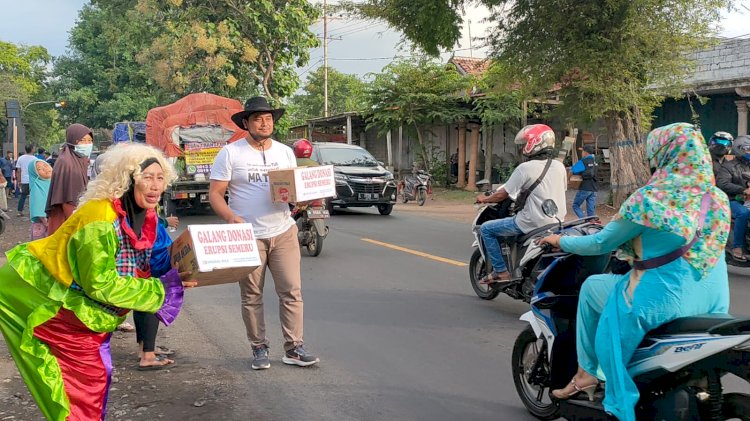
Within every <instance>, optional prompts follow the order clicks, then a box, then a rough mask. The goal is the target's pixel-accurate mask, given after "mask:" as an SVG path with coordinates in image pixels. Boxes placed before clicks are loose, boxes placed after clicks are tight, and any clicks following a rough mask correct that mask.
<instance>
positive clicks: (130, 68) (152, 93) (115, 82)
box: [52, 0, 176, 127]
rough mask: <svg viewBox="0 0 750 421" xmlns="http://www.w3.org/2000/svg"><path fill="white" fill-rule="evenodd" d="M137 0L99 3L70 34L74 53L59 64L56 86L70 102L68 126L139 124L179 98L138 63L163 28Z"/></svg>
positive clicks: (70, 49) (81, 16) (85, 11)
mask: <svg viewBox="0 0 750 421" xmlns="http://www.w3.org/2000/svg"><path fill="white" fill-rule="evenodd" d="M135 5H136V0H118V1H113V0H108V1H104V0H98V1H97V0H95V1H92V3H91V4H90V5H85V6H84V7H83V8H82V9H81V11H80V12H79V15H78V21H77V23H76V25H75V26H74V27H73V28H72V29H71V31H70V37H69V44H68V54H66V55H64V56H62V57H59V58H57V59H56V60H55V67H54V76H55V79H54V81H53V82H52V88H53V89H54V90H55V92H56V93H57V95H58V96H59V97H60V98H63V99H65V100H66V101H67V107H66V108H65V109H64V110H63V115H64V117H65V119H66V123H73V122H80V123H83V124H86V125H88V126H90V127H112V126H113V125H114V123H116V122H119V121H138V120H143V119H144V118H145V117H146V113H147V112H148V110H149V109H150V108H152V107H154V106H156V105H158V104H161V103H163V102H167V101H170V100H173V99H176V96H175V95H173V94H172V93H169V92H165V91H163V90H161V89H159V87H158V85H157V84H156V82H155V81H154V80H153V78H152V77H151V75H150V72H149V69H148V68H147V67H144V66H142V65H141V64H139V63H138V62H137V60H136V57H137V55H138V54H140V53H141V51H143V49H144V48H146V47H147V46H148V45H150V43H151V41H152V40H153V38H154V37H155V36H156V34H158V32H159V29H158V28H156V27H154V26H152V25H149V24H148V23H147V22H146V21H145V20H144V19H143V17H142V16H140V15H139V14H138V13H137V12H136V11H135V10H134V7H135Z"/></svg>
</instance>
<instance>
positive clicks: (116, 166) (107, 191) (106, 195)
mask: <svg viewBox="0 0 750 421" xmlns="http://www.w3.org/2000/svg"><path fill="white" fill-rule="evenodd" d="M149 158H154V159H156V161H157V163H158V164H159V165H160V166H161V168H162V171H164V179H165V181H166V184H172V182H173V181H174V180H176V179H177V173H176V172H175V170H174V167H172V164H170V163H169V161H167V159H166V158H165V157H164V155H163V154H162V152H161V151H160V150H158V149H156V148H153V147H151V146H147V145H144V144H141V143H120V144H117V145H115V146H113V147H111V148H109V149H107V152H105V153H103V154H102V155H100V156H99V157H97V160H100V159H101V160H103V161H101V165H100V168H101V172H99V174H98V175H97V176H96V178H95V179H94V180H93V181H91V182H90V183H89V184H88V186H87V187H86V191H85V192H84V193H83V196H81V200H80V202H79V205H78V206H79V207H80V206H81V205H83V204H84V203H86V202H89V201H91V200H102V199H107V200H115V199H119V198H121V197H122V196H124V195H125V193H126V192H127V191H128V189H129V188H130V183H131V181H132V180H138V179H139V178H140V177H141V163H142V162H144V161H145V160H147V159H149Z"/></svg>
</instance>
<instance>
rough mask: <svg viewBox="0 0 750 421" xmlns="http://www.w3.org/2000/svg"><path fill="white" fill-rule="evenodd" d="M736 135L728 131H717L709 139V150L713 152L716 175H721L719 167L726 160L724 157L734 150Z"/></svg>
mask: <svg viewBox="0 0 750 421" xmlns="http://www.w3.org/2000/svg"><path fill="white" fill-rule="evenodd" d="M732 141H734V137H732V135H731V134H729V133H727V132H716V133H714V134H713V135H711V137H710V138H709V139H708V151H709V152H710V153H711V163H712V164H713V169H714V177H717V176H718V175H719V167H721V164H722V163H723V162H724V157H725V156H726V155H727V154H728V153H729V152H730V151H731V150H732Z"/></svg>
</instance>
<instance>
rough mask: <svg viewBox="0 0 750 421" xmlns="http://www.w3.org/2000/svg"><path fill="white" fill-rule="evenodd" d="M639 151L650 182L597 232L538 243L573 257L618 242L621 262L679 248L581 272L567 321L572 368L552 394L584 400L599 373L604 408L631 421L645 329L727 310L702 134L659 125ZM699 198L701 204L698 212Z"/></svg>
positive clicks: (719, 211) (721, 209) (720, 224)
mask: <svg viewBox="0 0 750 421" xmlns="http://www.w3.org/2000/svg"><path fill="white" fill-rule="evenodd" d="M646 156H647V157H648V159H649V164H650V166H651V167H652V168H656V170H655V171H654V173H653V175H652V176H651V179H650V180H649V182H648V184H647V185H646V186H644V187H642V188H640V189H638V190H637V191H636V192H635V193H633V194H632V195H631V196H630V197H629V198H628V199H627V200H626V201H625V203H624V204H623V205H622V207H621V208H620V212H619V214H618V215H617V216H616V217H615V219H613V220H612V222H610V223H609V224H607V226H606V227H605V228H604V229H603V230H602V231H601V232H599V233H598V234H596V235H591V236H586V237H562V238H561V237H560V236H559V235H552V236H549V237H546V238H545V239H543V240H542V241H543V242H544V243H547V244H550V245H552V246H553V247H559V248H560V249H562V250H564V251H567V252H571V253H575V254H579V255H598V254H604V253H607V252H610V251H613V250H615V249H618V248H619V249H620V251H622V254H623V255H624V257H626V258H627V260H631V261H636V262H637V261H639V260H649V259H652V258H656V257H661V256H665V255H668V254H670V253H672V252H674V251H676V250H678V249H680V248H683V247H684V248H685V249H687V251H686V252H684V254H682V255H681V257H679V258H677V259H676V260H672V261H670V262H669V263H666V264H663V265H662V266H658V267H655V268H653V269H643V270H638V269H632V270H631V271H630V272H628V273H627V274H625V275H609V274H607V275H595V276H591V277H589V278H588V279H586V282H584V283H583V286H582V287H581V294H580V300H579V302H578V314H577V320H576V323H577V327H576V346H577V354H578V364H579V367H578V373H577V374H576V375H575V377H573V380H571V382H570V383H569V384H568V385H567V387H565V388H563V389H558V390H554V391H553V392H552V394H553V395H554V396H555V397H556V398H558V399H569V398H571V397H573V396H574V395H576V394H578V393H579V392H586V393H587V394H588V395H589V399H592V396H593V392H594V390H595V389H596V387H597V384H598V383H599V380H602V381H604V380H606V382H607V383H606V385H605V387H604V409H605V410H606V411H607V412H609V413H611V414H613V415H614V416H616V417H617V419H619V420H620V421H635V420H636V418H635V405H636V403H637V402H638V399H639V397H640V396H639V393H638V388H637V387H636V385H635V383H634V382H633V379H632V378H631V377H630V374H629V373H628V371H627V364H628V362H629V361H630V359H631V357H632V356H633V352H634V351H635V349H636V347H637V346H638V344H639V343H640V342H641V341H642V340H643V337H644V336H645V335H646V333H647V332H648V331H650V330H652V329H654V328H656V327H658V326H659V325H662V324H664V323H667V322H669V321H672V320H674V319H676V318H679V317H687V316H694V315H697V314H703V313H726V312H727V311H728V310H729V285H728V280H727V266H726V262H725V261H724V248H725V245H726V242H727V237H728V236H729V221H730V216H729V215H730V214H729V202H728V200H727V196H726V195H725V194H724V193H723V192H722V191H721V190H719V189H718V188H716V186H715V181H714V175H713V170H712V167H711V157H710V155H709V152H708V148H707V147H706V144H705V142H704V141H703V136H702V135H701V133H700V131H699V130H697V129H696V128H694V127H693V126H692V125H691V124H687V123H675V124H670V125H668V126H664V127H660V128H658V129H655V130H653V131H652V132H651V133H649V135H648V138H647V140H646ZM704 200H705V202H706V204H707V205H708V206H706V208H704V209H705V210H703V209H701V203H702V202H703V201H704ZM701 215H703V218H701ZM701 219H702V221H700V222H702V224H700V223H699V220H701ZM665 260H668V259H665ZM638 266H639V267H640V265H638Z"/></svg>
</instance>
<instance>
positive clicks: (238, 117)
mask: <svg viewBox="0 0 750 421" xmlns="http://www.w3.org/2000/svg"><path fill="white" fill-rule="evenodd" d="M284 111H286V110H285V109H283V108H273V107H271V105H269V104H268V100H266V98H264V97H262V96H254V97H252V98H250V99H248V100H247V101H245V110H244V111H240V112H238V113H235V114H232V121H233V122H234V124H236V125H237V127H239V128H240V129H242V130H247V127H245V123H243V122H242V120H245V119H247V118H248V117H250V115H252V114H255V113H271V115H272V116H273V122H274V123H275V122H277V121H279V119H280V118H281V116H283V115H284Z"/></svg>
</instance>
